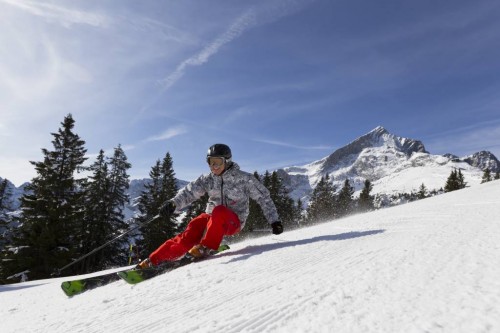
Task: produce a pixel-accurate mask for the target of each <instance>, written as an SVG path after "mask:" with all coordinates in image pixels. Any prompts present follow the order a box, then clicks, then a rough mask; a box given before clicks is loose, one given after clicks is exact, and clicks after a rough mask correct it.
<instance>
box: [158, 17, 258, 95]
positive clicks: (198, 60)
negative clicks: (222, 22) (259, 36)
mask: <svg viewBox="0 0 500 333" xmlns="http://www.w3.org/2000/svg"><path fill="white" fill-rule="evenodd" d="M255 22H256V21H255V13H254V10H252V9H249V10H247V11H246V12H245V13H244V14H242V15H241V16H239V17H238V18H237V19H236V21H235V22H234V23H233V24H232V25H231V26H230V27H229V28H228V29H227V30H226V31H225V32H224V33H223V34H222V35H220V36H219V37H218V38H216V39H215V40H214V41H213V42H212V43H210V44H209V45H208V46H206V47H205V48H204V49H203V50H201V52H199V53H198V54H196V55H194V56H192V57H190V58H188V59H186V60H184V61H183V62H182V63H181V64H180V65H178V66H177V68H176V69H175V71H174V72H173V73H171V74H170V75H169V76H168V77H166V78H165V79H163V80H161V81H160V84H161V86H162V87H163V90H168V89H169V88H170V87H172V86H173V85H174V84H175V83H176V82H177V81H178V80H179V79H180V78H181V77H182V76H183V75H184V73H185V71H186V69H187V68H188V67H191V66H201V65H203V64H204V63H206V62H207V61H208V60H209V59H210V57H211V56H213V55H214V54H216V53H217V52H218V51H219V49H220V48H221V47H222V46H224V45H225V44H227V43H229V42H231V41H232V40H234V39H235V38H238V37H239V36H241V34H243V32H245V31H246V30H248V29H249V28H251V27H253V26H254V25H255Z"/></svg>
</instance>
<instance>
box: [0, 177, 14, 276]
mask: <svg viewBox="0 0 500 333" xmlns="http://www.w3.org/2000/svg"><path fill="white" fill-rule="evenodd" d="M7 184H8V183H7V179H4V180H1V181H0V284H4V283H8V281H7V280H6V278H7V275H6V270H5V269H4V265H5V264H6V263H7V260H8V255H9V248H7V245H8V244H10V242H11V237H10V236H9V234H10V233H11V230H10V228H11V227H12V226H11V225H10V218H9V216H8V215H7V212H8V211H9V210H10V207H9V202H10V196H11V193H10V191H9V188H8V186H7Z"/></svg>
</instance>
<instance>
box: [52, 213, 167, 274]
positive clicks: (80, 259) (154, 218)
mask: <svg viewBox="0 0 500 333" xmlns="http://www.w3.org/2000/svg"><path fill="white" fill-rule="evenodd" d="M159 217H160V215H159V214H158V215H156V216H153V217H152V218H151V219H149V220H147V221H146V222H143V223H139V224H137V225H136V226H135V227H134V228H131V229H129V230H127V231H125V232H123V233H121V234H119V235H118V236H116V237H115V238H113V239H112V240H110V241H108V242H107V243H105V244H103V245H101V246H99V247H98V248H95V249H93V250H92V251H90V252H89V253H87V254H84V255H83V256H81V257H80V258H78V259H75V260H73V261H72V262H70V263H69V264H67V265H66V266H64V267H62V268H59V269H56V270H55V272H54V273H52V276H59V275H60V274H61V272H62V271H63V270H65V269H66V268H68V267H71V266H73V265H74V264H76V263H77V262H80V261H82V260H83V259H85V258H87V257H88V256H91V255H93V254H94V253H96V252H97V251H99V250H102V249H103V248H105V247H106V246H108V245H109V244H111V243H113V242H115V241H116V240H118V239H120V238H122V237H123V236H125V235H126V234H128V233H131V232H132V231H134V230H137V229H139V228H140V227H142V226H145V225H146V224H149V223H151V222H153V221H154V220H156V219H157V218H159Z"/></svg>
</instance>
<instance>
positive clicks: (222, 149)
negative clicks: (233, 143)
mask: <svg viewBox="0 0 500 333" xmlns="http://www.w3.org/2000/svg"><path fill="white" fill-rule="evenodd" d="M210 157H222V158H223V159H224V161H225V163H226V164H228V163H230V162H231V157H232V154H231V149H230V148H229V146H227V145H225V144H223V143H216V144H214V145H212V146H210V148H208V152H207V162H208V159H209V158H210Z"/></svg>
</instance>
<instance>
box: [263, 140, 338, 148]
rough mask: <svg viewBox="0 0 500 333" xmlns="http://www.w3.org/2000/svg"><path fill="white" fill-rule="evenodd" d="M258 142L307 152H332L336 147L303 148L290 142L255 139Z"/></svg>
mask: <svg viewBox="0 0 500 333" xmlns="http://www.w3.org/2000/svg"><path fill="white" fill-rule="evenodd" d="M254 141H256V142H262V143H267V144H270V145H274V146H282V147H288V148H295V149H306V150H332V149H334V147H332V146H324V145H320V146H301V145H294V144H292V143H289V142H281V141H276V140H263V139H254Z"/></svg>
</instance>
